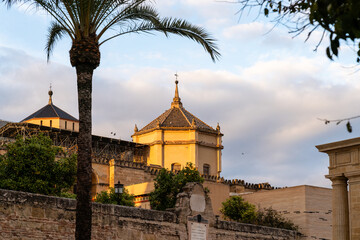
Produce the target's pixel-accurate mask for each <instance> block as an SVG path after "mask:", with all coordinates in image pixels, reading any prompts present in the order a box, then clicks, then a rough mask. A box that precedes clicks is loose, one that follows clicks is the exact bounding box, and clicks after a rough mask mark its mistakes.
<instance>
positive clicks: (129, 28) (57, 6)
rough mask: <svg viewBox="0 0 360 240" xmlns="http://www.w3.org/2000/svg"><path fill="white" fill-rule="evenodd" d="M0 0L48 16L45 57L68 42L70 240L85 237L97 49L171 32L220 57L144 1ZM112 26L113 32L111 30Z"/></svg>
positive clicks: (198, 35)
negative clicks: (73, 174)
mask: <svg viewBox="0 0 360 240" xmlns="http://www.w3.org/2000/svg"><path fill="white" fill-rule="evenodd" d="M3 1H5V2H6V3H7V4H8V5H10V3H14V2H18V1H19V2H29V3H32V4H35V6H36V7H38V8H39V9H43V10H45V11H46V12H47V13H49V14H50V15H51V16H52V18H53V21H52V22H51V25H50V28H49V34H48V39H47V44H46V51H47V57H48V59H49V57H50V55H51V52H52V50H53V48H54V45H55V43H56V42H57V41H58V40H60V39H61V38H62V37H63V36H68V37H70V38H71V40H72V46H71V49H70V63H71V65H72V66H73V67H75V68H76V74H77V88H78V106H79V121H80V126H79V128H80V129H79V136H78V168H77V205H76V231H75V236H76V239H91V216H92V212H91V200H90V190H91V92H92V76H93V71H94V70H95V69H96V68H97V67H98V66H99V64H100V50H99V47H100V46H101V45H102V44H103V43H105V42H107V41H109V40H111V39H113V38H116V37H120V36H122V35H125V34H129V33H140V32H144V33H147V32H150V31H159V32H162V33H164V34H165V36H167V35H168V34H169V33H173V34H177V35H180V36H184V37H187V38H190V39H192V40H194V41H196V42H198V43H200V44H201V45H202V46H203V47H204V48H205V50H206V51H207V52H208V53H209V54H210V56H211V58H212V60H213V61H215V60H216V59H217V58H218V57H219V56H220V53H219V52H218V50H217V47H216V45H215V43H214V41H215V40H214V39H212V38H211V37H210V35H209V34H208V33H206V31H205V30H204V29H203V28H200V27H197V26H194V25H192V24H190V23H188V22H187V21H185V20H181V19H174V18H160V17H159V14H158V13H157V11H156V10H155V9H154V8H153V7H152V6H151V5H150V4H147V1H146V0H3ZM115 27H116V29H117V31H115V32H114V29H115ZM111 31H112V32H111ZM109 32H111V35H110V37H109V34H108V33H109ZM105 33H107V34H106V36H105Z"/></svg>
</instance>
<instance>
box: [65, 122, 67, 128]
mask: <svg viewBox="0 0 360 240" xmlns="http://www.w3.org/2000/svg"><path fill="white" fill-rule="evenodd" d="M65 129H67V121H65Z"/></svg>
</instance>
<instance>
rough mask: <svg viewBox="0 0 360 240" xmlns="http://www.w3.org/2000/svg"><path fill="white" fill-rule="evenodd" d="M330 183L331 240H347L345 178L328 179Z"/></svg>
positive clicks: (346, 192) (347, 213)
mask: <svg viewBox="0 0 360 240" xmlns="http://www.w3.org/2000/svg"><path fill="white" fill-rule="evenodd" d="M330 180H331V181H332V187H333V191H332V201H333V204H332V205H333V212H332V215H333V216H332V217H333V220H332V224H333V239H336V240H349V239H350V238H349V204H348V191H347V178H346V177H344V176H336V177H330Z"/></svg>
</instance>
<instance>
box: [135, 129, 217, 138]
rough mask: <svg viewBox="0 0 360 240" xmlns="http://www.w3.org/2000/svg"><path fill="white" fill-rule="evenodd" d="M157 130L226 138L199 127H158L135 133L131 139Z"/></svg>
mask: <svg viewBox="0 0 360 240" xmlns="http://www.w3.org/2000/svg"><path fill="white" fill-rule="evenodd" d="M156 130H163V131H164V130H165V131H166V130H172V131H197V132H201V133H206V134H209V135H212V136H214V135H215V136H217V135H220V136H221V137H222V136H224V134H222V133H220V132H217V131H215V130H214V131H212V130H207V129H203V128H199V127H195V128H194V127H157V128H152V129H148V130H143V131H138V132H135V133H134V134H133V135H131V137H133V136H139V135H143V134H146V133H150V132H153V131H156Z"/></svg>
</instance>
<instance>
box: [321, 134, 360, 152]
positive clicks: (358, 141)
mask: <svg viewBox="0 0 360 240" xmlns="http://www.w3.org/2000/svg"><path fill="white" fill-rule="evenodd" d="M357 145H358V146H359V147H360V138H359V137H358V138H352V139H347V140H343V141H338V142H332V143H326V144H322V145H317V146H315V147H316V148H317V149H318V150H319V152H329V151H332V150H337V149H341V148H348V147H354V146H357Z"/></svg>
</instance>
